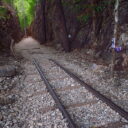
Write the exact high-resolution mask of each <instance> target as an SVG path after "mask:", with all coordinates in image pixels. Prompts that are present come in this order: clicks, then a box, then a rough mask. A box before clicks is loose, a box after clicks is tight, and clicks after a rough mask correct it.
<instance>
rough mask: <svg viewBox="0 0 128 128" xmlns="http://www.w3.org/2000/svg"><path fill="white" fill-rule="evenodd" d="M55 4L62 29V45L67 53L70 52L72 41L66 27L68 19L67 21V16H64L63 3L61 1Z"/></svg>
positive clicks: (57, 0)
mask: <svg viewBox="0 0 128 128" xmlns="http://www.w3.org/2000/svg"><path fill="white" fill-rule="evenodd" d="M55 4H56V11H57V12H56V13H58V15H57V16H58V18H57V19H58V23H59V26H60V28H61V30H60V31H61V34H62V36H61V40H60V41H61V43H62V47H63V48H64V50H65V52H70V41H69V38H68V30H67V27H66V19H65V15H64V10H63V6H62V2H61V0H55Z"/></svg>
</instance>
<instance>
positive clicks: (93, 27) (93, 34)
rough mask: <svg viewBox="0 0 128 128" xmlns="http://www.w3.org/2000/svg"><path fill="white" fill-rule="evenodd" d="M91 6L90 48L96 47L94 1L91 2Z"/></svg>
mask: <svg viewBox="0 0 128 128" xmlns="http://www.w3.org/2000/svg"><path fill="white" fill-rule="evenodd" d="M91 6H92V34H91V35H92V48H94V49H95V48H96V47H97V42H96V13H95V0H91Z"/></svg>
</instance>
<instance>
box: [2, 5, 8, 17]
mask: <svg viewBox="0 0 128 128" xmlns="http://www.w3.org/2000/svg"><path fill="white" fill-rule="evenodd" d="M6 13H7V10H6V9H5V8H4V7H3V6H0V19H6V18H7V15H6Z"/></svg>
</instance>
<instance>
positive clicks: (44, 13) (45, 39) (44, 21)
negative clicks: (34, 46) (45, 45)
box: [41, 0, 47, 42]
mask: <svg viewBox="0 0 128 128" xmlns="http://www.w3.org/2000/svg"><path fill="white" fill-rule="evenodd" d="M41 4H42V10H43V20H42V22H43V28H42V30H43V34H44V41H45V42H46V41H47V34H46V32H47V31H46V12H45V8H46V0H42V1H41Z"/></svg>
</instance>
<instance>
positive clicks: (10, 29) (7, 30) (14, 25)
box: [0, 7, 23, 49]
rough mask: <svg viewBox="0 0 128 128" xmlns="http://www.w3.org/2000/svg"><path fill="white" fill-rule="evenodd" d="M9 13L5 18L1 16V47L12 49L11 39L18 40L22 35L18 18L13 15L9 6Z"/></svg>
mask: <svg viewBox="0 0 128 128" xmlns="http://www.w3.org/2000/svg"><path fill="white" fill-rule="evenodd" d="M5 9H6V10H7V13H6V15H5V18H0V48H1V49H3V48H7V49H10V44H11V40H12V39H13V40H14V42H18V41H19V40H20V39H21V38H22V37H23V33H22V32H21V29H20V25H19V22H18V18H17V17H16V16H15V15H13V13H12V12H11V10H10V9H8V7H5Z"/></svg>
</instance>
